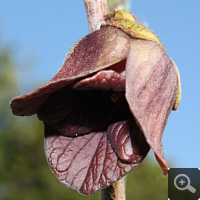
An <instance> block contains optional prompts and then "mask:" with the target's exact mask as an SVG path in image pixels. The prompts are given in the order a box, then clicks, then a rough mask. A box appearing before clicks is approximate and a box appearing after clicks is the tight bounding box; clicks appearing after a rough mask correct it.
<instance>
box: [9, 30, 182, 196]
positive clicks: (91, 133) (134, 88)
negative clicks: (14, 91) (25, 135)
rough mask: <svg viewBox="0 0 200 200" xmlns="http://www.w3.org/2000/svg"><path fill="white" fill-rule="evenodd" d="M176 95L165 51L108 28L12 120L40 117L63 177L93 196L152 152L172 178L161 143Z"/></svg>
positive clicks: (50, 156)
mask: <svg viewBox="0 0 200 200" xmlns="http://www.w3.org/2000/svg"><path fill="white" fill-rule="evenodd" d="M177 91H178V74H177V69H176V66H175V64H174V63H173V61H171V59H170V58H169V57H168V56H167V54H166V53H165V51H164V50H163V48H161V47H160V46H159V45H157V44H156V43H154V42H152V41H148V40H139V39H133V38H131V37H130V36H128V35H127V34H126V33H124V32H123V31H122V30H120V29H116V28H115V27H103V28H101V29H100V30H98V31H95V32H93V33H91V34H89V35H87V36H86V37H84V38H83V39H82V40H80V41H79V42H78V43H76V45H75V46H74V47H73V48H72V49H71V50H70V52H69V53H68V55H67V58H66V60H65V62H64V64H63V66H62V67H61V69H60V70H59V71H58V73H57V74H56V75H55V76H54V78H53V79H52V80H50V81H49V82H48V83H47V84H46V85H43V86H42V87H40V88H39V89H37V90H35V91H34V92H32V93H29V94H26V95H23V96H20V97H15V98H14V99H13V100H12V102H11V108H12V110H13V114H15V115H20V116H29V115H33V114H37V115H38V118H39V119H40V120H42V121H43V122H44V126H45V152H46V156H47V160H48V164H49V166H50V168H51V170H52V171H53V172H54V173H55V175H56V176H57V177H58V179H59V180H60V181H61V182H62V183H64V184H66V185H67V186H68V187H71V188H73V189H75V190H77V191H79V192H80V193H82V194H85V195H88V194H92V193H94V192H96V191H97V190H99V189H102V188H104V187H107V186H108V185H110V184H112V183H113V182H115V181H117V180H118V179H120V178H121V177H123V176H124V175H125V174H126V173H128V172H130V171H131V170H132V169H133V168H134V167H136V166H137V165H138V164H139V163H140V162H142V160H143V159H144V158H145V156H146V155H147V153H148V151H149V149H150V148H151V149H152V150H153V151H154V153H155V156H156V158H157V160H158V162H159V164H160V166H161V167H162V169H163V171H164V174H167V172H168V168H169V165H168V163H167V161H166V160H165V158H164V156H163V150H162V144H161V137H162V133H163V131H164V128H165V125H166V122H167V119H168V116H169V114H170V112H171V110H172V109H173V106H174V104H175V101H176V96H177Z"/></svg>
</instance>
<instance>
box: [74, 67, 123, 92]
mask: <svg viewBox="0 0 200 200" xmlns="http://www.w3.org/2000/svg"><path fill="white" fill-rule="evenodd" d="M73 88H74V89H76V90H91V89H96V90H98V89H99V90H111V89H112V90H113V91H114V92H122V91H123V92H124V91H125V76H122V75H120V74H119V73H117V72H115V71H113V70H102V71H100V72H97V73H96V74H95V75H94V76H92V77H88V78H85V79H82V80H80V81H78V82H77V83H76V84H75V85H74V87H73Z"/></svg>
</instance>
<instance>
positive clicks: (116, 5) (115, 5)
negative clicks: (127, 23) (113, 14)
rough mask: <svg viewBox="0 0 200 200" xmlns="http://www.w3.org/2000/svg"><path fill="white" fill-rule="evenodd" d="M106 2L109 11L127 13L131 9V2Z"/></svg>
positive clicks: (111, 0) (123, 0) (109, 0)
mask: <svg viewBox="0 0 200 200" xmlns="http://www.w3.org/2000/svg"><path fill="white" fill-rule="evenodd" d="M107 2H108V7H109V9H110V11H111V10H114V9H118V10H127V11H129V10H130V7H131V0H107Z"/></svg>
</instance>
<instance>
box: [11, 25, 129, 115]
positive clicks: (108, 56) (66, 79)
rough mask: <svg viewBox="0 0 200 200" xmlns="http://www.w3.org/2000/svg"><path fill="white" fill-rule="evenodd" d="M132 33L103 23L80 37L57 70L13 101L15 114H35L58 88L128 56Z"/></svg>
mask: <svg viewBox="0 0 200 200" xmlns="http://www.w3.org/2000/svg"><path fill="white" fill-rule="evenodd" d="M129 47H130V37H129V36H128V35H126V33H123V32H122V31H121V30H118V29H116V28H113V27H104V28H101V29H100V30H98V31H95V32H93V33H91V34H89V35H87V36H85V37H84V38H83V39H81V40H80V41H79V42H78V43H77V44H76V45H75V46H74V47H72V49H71V50H70V52H69V54H68V55H67V58H66V60H65V62H64V64H63V66H62V67H61V69H60V70H59V71H58V73H57V74H56V75H55V76H54V77H53V78H52V79H51V81H49V82H48V83H47V84H45V85H43V86H42V87H40V88H38V89H37V90H35V91H34V92H31V93H28V94H25V95H22V96H18V97H15V98H14V99H13V100H12V101H11V105H10V106H11V108H12V112H13V114H14V115H20V116H28V115H33V114H36V113H37V111H38V109H39V108H40V107H41V105H42V104H43V103H45V102H46V100H47V99H48V98H49V96H50V95H51V94H52V93H54V92H55V91H57V90H59V89H61V88H62V87H65V86H66V85H70V84H71V83H74V82H75V81H77V80H78V79H80V78H83V77H86V76H88V75H90V74H93V73H95V72H97V71H99V70H102V69H105V68H108V67H110V66H112V65H114V64H115V63H118V62H120V61H122V60H124V59H125V58H126V57H127V54H128V50H129Z"/></svg>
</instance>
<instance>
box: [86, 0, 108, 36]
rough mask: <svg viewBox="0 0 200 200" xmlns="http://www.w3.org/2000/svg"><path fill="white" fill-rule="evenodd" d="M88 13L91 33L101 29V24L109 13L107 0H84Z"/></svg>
mask: <svg viewBox="0 0 200 200" xmlns="http://www.w3.org/2000/svg"><path fill="white" fill-rule="evenodd" d="M84 4H85V10H86V13H87V18H88V24H89V30H90V33H91V32H93V31H96V30H98V29H100V25H101V23H102V22H104V21H105V16H106V15H107V14H108V13H109V9H108V4H107V1H106V0H84Z"/></svg>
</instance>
